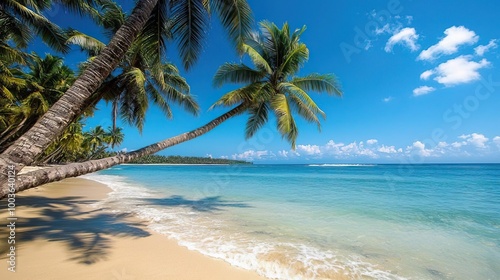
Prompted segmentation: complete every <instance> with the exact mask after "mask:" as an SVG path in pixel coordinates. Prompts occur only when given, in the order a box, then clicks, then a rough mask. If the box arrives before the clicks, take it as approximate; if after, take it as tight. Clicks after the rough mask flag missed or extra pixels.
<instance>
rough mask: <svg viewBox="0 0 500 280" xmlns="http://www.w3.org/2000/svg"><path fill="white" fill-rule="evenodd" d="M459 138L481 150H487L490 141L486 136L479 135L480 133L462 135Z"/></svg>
mask: <svg viewBox="0 0 500 280" xmlns="http://www.w3.org/2000/svg"><path fill="white" fill-rule="evenodd" d="M459 138H460V139H464V140H465V141H467V143H470V144H471V145H473V146H474V147H477V148H481V149H484V148H486V143H487V142H488V140H489V139H488V138H487V137H486V136H484V135H483V134H479V133H472V134H467V135H461V136H460V137H459ZM493 140H495V139H493Z"/></svg>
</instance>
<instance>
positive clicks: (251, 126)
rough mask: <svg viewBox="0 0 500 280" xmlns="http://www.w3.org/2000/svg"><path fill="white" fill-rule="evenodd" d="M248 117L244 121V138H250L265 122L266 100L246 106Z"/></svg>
mask: <svg viewBox="0 0 500 280" xmlns="http://www.w3.org/2000/svg"><path fill="white" fill-rule="evenodd" d="M248 112H249V113H250V117H249V118H248V121H247V123H246V127H245V138H246V139H250V138H252V137H253V136H254V135H255V133H256V132H257V131H258V130H259V129H260V128H261V127H262V126H263V125H264V124H265V123H266V122H267V120H268V112H269V105H268V104H267V102H262V103H260V104H257V105H256V106H251V107H250V108H248Z"/></svg>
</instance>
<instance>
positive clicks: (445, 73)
mask: <svg viewBox="0 0 500 280" xmlns="http://www.w3.org/2000/svg"><path fill="white" fill-rule="evenodd" d="M471 59H472V56H470V55H461V56H459V57H457V58H453V59H450V60H448V61H446V62H444V63H441V64H440V65H439V66H438V67H436V68H435V69H434V72H435V73H436V75H437V76H436V77H435V78H434V80H436V81H437V82H438V83H440V84H443V85H445V86H448V87H449V86H454V85H458V84H463V83H470V82H473V81H477V80H479V79H480V77H481V76H480V75H479V72H478V70H479V69H482V68H484V67H487V66H489V65H490V62H489V61H487V60H486V59H484V58H483V59H482V60H481V61H479V62H476V61H472V60H471Z"/></svg>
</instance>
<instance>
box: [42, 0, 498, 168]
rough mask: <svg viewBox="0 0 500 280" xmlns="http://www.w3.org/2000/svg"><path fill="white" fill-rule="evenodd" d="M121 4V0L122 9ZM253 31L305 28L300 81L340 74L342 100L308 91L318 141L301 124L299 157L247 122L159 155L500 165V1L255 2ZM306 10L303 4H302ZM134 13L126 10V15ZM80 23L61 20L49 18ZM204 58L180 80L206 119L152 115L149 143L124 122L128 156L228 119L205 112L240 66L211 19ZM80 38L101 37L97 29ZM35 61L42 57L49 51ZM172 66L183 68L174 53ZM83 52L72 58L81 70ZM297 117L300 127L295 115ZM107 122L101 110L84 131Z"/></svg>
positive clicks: (62, 17)
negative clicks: (318, 122)
mask: <svg viewBox="0 0 500 280" xmlns="http://www.w3.org/2000/svg"><path fill="white" fill-rule="evenodd" d="M118 2H119V3H125V1H118ZM249 3H250V5H251V7H252V9H253V11H254V16H255V19H256V21H257V22H258V21H261V20H264V19H266V20H269V21H272V22H275V23H276V24H277V25H282V24H283V23H284V22H285V21H288V22H289V24H290V25H291V27H292V28H300V27H302V26H303V25H306V26H307V30H306V32H305V33H304V34H303V36H302V41H303V42H304V43H305V44H306V45H307V46H308V48H309V50H310V59H309V61H308V63H307V64H306V65H305V66H304V68H303V69H302V70H301V73H300V74H307V73H312V72H318V73H334V74H335V75H336V76H337V77H338V79H339V81H340V83H341V84H342V89H343V92H344V96H343V97H342V98H334V97H330V96H327V95H325V94H316V93H312V94H311V95H312V97H313V98H314V100H315V101H316V102H317V103H318V105H319V106H320V107H321V108H322V109H323V111H325V112H326V114H327V119H326V120H324V121H323V122H322V131H321V132H318V130H317V129H316V126H315V125H311V124H308V123H306V122H304V121H298V125H299V137H298V140H297V149H296V150H295V151H292V150H291V149H290V145H289V144H288V143H287V142H286V141H285V140H283V139H282V138H281V136H280V135H279V134H278V133H277V131H276V129H275V128H274V125H275V122H274V119H271V120H270V122H269V124H268V125H267V126H265V127H264V128H263V129H262V130H261V131H260V132H259V133H257V135H256V136H255V137H254V138H252V139H250V140H248V141H246V140H245V139H244V125H245V121H246V117H247V116H245V115H243V116H239V117H236V118H234V119H231V120H229V121H226V122H225V123H224V124H222V125H221V126H219V127H218V128H216V129H215V130H213V131H212V132H210V133H209V134H207V135H204V136H202V137H200V138H198V139H195V140H192V141H189V142H187V143H183V144H180V145H178V146H175V147H172V148H170V149H168V150H165V151H162V152H161V153H160V154H164V155H185V156H206V155H209V156H212V157H216V158H219V157H227V158H234V159H244V160H250V161H254V162H256V163H312V162H314V163H344V162H346V163H365V162H369V163H434V162H500V126H499V124H500V110H499V105H500V94H499V92H500V72H499V71H498V67H499V66H500V48H499V47H498V45H499V44H500V33H499V32H498V26H500V19H499V18H498V16H497V13H496V11H497V10H498V9H497V1H495V0H485V1H464V0H459V1H432V2H430V1H403V0H402V1H394V0H390V1H387V0H385V1H368V0H341V1H318V0H313V1H307V2H306V1H285V0H275V1H252V0H250V1H249ZM305 3H307V4H305ZM127 6H129V4H128V5H127ZM49 16H51V18H52V19H53V20H54V21H56V22H58V23H59V24H60V25H65V24H69V23H71V24H74V23H75V22H77V21H73V20H70V19H71V17H72V16H71V15H70V14H66V13H64V12H61V11H54V12H53V13H52V14H49ZM211 27H212V28H211V30H210V32H209V33H208V35H207V40H206V44H205V49H204V52H203V55H202V57H201V59H200V60H199V61H198V63H197V64H196V65H195V67H194V68H193V69H192V70H190V71H189V72H185V71H183V75H184V76H185V77H186V78H187V80H188V82H189V84H190V86H191V91H192V93H193V94H194V95H196V97H197V100H198V102H199V104H200V106H201V108H202V111H201V114H200V116H199V117H192V116H190V115H188V114H186V113H184V112H182V111H181V110H178V109H176V110H174V119H173V120H166V119H165V117H163V115H162V113H161V112H160V111H159V110H158V109H157V108H154V107H150V110H149V112H148V114H147V119H146V124H145V127H144V130H143V133H142V135H141V134H139V133H138V132H137V130H136V129H134V128H131V127H129V126H127V125H126V124H123V123H121V124H120V126H122V127H124V131H125V134H126V138H125V141H124V143H123V144H122V145H121V147H119V149H126V150H127V151H131V150H134V149H138V148H141V147H143V146H145V145H148V144H152V143H154V142H156V141H160V140H162V139H165V138H168V137H171V136H175V135H177V134H179V133H182V132H185V131H188V130H191V129H194V128H196V127H198V126H200V125H203V124H204V123H206V122H208V121H210V120H211V119H213V118H214V117H216V116H218V115H220V114H222V113H224V112H225V111H227V110H228V109H226V108H219V109H215V110H212V111H208V108H209V107H210V105H212V104H213V102H215V101H216V100H217V99H218V98H219V97H220V96H221V95H222V94H224V93H225V92H227V91H228V90H229V89H231V87H225V88H222V89H214V88H213V87H212V77H213V75H214V73H215V71H216V69H217V68H218V67H219V66H220V65H222V64H223V63H225V62H239V61H240V58H239V57H238V56H237V55H236V53H235V51H234V50H233V49H232V48H231V44H230V43H229V42H228V40H227V39H226V36H225V34H224V32H223V31H222V30H221V28H220V26H219V24H218V23H217V22H216V21H212V23H211ZM76 28H78V29H80V30H82V31H84V32H88V33H90V34H93V35H95V36H100V35H99V33H98V32H97V30H96V29H95V28H93V27H92V25H90V24H88V23H84V22H83V23H77V26H76ZM38 48H39V49H38V50H37V51H39V52H43V51H44V48H43V47H38ZM168 56H169V59H170V60H171V61H173V62H178V61H179V59H178V56H177V52H176V50H175V48H174V47H173V46H172V47H171V48H169V51H168ZM82 59H83V56H82V55H81V54H78V52H75V53H72V54H70V55H68V56H67V57H66V62H67V63H68V64H70V65H71V66H73V67H74V66H76V65H77V64H78V62H80V61H81V60H82ZM297 118H298V117H297ZM110 124H111V119H110V109H109V107H107V106H106V104H105V103H100V104H99V110H98V112H97V113H96V115H95V117H94V118H92V119H89V120H88V121H87V128H91V127H95V126H96V125H102V126H104V127H107V126H109V125H110Z"/></svg>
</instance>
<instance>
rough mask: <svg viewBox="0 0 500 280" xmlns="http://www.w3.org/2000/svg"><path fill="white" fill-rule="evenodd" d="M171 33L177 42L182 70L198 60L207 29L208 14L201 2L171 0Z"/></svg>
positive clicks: (194, 0)
mask: <svg viewBox="0 0 500 280" xmlns="http://www.w3.org/2000/svg"><path fill="white" fill-rule="evenodd" d="M170 3H171V7H170V10H171V16H172V18H173V27H172V33H173V35H174V37H175V38H176V40H177V43H178V48H179V51H180V55H181V58H182V61H183V62H184V68H186V69H189V68H190V67H191V66H192V65H193V64H194V62H195V61H196V60H197V59H198V56H199V55H200V53H201V50H202V46H203V39H204V37H205V31H206V30H207V28H208V13H207V11H206V10H205V7H204V6H203V1H202V0H171V1H170Z"/></svg>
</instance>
